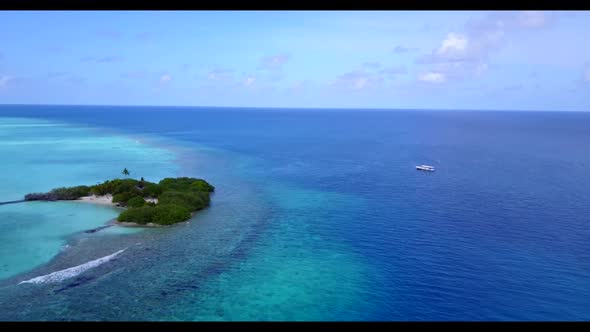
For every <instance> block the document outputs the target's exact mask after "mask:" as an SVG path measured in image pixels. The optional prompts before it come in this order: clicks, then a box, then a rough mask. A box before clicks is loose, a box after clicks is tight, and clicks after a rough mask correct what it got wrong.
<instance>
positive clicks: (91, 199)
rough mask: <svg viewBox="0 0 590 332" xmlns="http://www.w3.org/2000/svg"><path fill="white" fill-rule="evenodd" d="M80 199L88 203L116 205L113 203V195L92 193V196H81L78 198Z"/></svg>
mask: <svg viewBox="0 0 590 332" xmlns="http://www.w3.org/2000/svg"><path fill="white" fill-rule="evenodd" d="M78 201H81V202H86V203H94V204H102V205H112V206H115V204H113V195H102V196H96V195H92V196H84V197H80V198H79V199H78Z"/></svg>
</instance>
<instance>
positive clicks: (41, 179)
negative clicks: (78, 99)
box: [0, 117, 179, 278]
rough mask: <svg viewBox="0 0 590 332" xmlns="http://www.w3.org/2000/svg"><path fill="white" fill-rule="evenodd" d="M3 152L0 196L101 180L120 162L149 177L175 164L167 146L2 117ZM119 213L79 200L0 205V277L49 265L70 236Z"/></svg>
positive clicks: (0, 153) (118, 169)
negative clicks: (77, 201) (154, 145)
mask: <svg viewBox="0 0 590 332" xmlns="http://www.w3.org/2000/svg"><path fill="white" fill-rule="evenodd" d="M0 156H2V162H1V163H0V183H2V185H1V186H0V201H12V200H19V199H22V198H23V197H24V195H25V194H27V193H30V192H45V191H49V190H50V189H52V188H56V187H60V186H72V185H80V184H94V183H97V182H102V181H104V180H105V179H110V178H114V177H119V176H121V175H120V172H121V170H122V169H123V168H125V167H126V168H129V169H130V170H131V171H132V172H133V173H134V174H138V175H139V176H143V177H145V178H146V179H160V178H163V177H166V176H174V175H175V174H176V172H177V171H178V168H179V167H178V166H177V164H175V163H174V161H175V158H176V156H175V155H174V153H172V152H170V151H169V150H166V149H162V148H155V147H153V146H151V145H146V144H142V143H141V142H140V141H139V140H137V139H133V138H130V137H125V136H120V135H119V136H116V135H112V134H109V133H106V132H104V131H100V130H98V129H92V128H89V127H85V126H80V125H77V126H75V125H70V124H67V123H64V122H61V121H47V120H43V119H26V118H13V117H0ZM117 215H118V212H117V211H116V210H115V209H112V208H108V207H103V206H94V205H91V204H84V203H66V202H59V203H45V204H44V203H39V202H35V203H25V204H9V205H0V221H1V222H0V253H2V254H1V255H0V278H5V277H9V276H13V275H15V274H17V273H20V272H24V271H27V270H30V269H32V268H34V267H36V266H39V265H40V264H43V263H47V262H48V261H49V260H50V259H51V258H52V257H53V256H55V255H56V254H57V253H59V251H60V249H61V248H62V246H63V245H65V244H66V242H67V238H68V236H71V235H73V234H75V233H77V232H81V231H84V230H88V229H91V228H95V227H98V226H102V225H104V224H105V223H106V222H107V221H109V220H111V219H113V218H114V217H116V216H117ZM105 231H106V232H108V233H130V232H136V231H137V230H126V229H125V230H123V229H121V228H119V227H117V228H115V229H106V230H105Z"/></svg>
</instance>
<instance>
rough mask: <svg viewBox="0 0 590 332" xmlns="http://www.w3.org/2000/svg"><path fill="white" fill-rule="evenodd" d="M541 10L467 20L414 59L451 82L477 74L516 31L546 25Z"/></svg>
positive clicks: (547, 17) (479, 75)
mask: <svg viewBox="0 0 590 332" xmlns="http://www.w3.org/2000/svg"><path fill="white" fill-rule="evenodd" d="M549 19H550V17H549V15H548V14H545V13H544V12H490V13H488V14H486V15H484V16H482V17H478V18H476V19H473V20H470V21H468V22H467V23H466V24H465V26H464V29H463V31H461V32H451V33H448V34H447V35H446V36H445V37H444V38H443V39H442V41H441V42H440V43H439V44H438V45H437V46H436V47H435V48H433V49H432V51H431V52H430V53H429V54H426V55H422V56H421V57H419V58H417V59H416V62H417V63H418V64H427V65H430V68H429V69H427V70H428V71H430V72H437V73H440V74H442V75H443V76H444V78H445V80H448V81H451V80H456V79H463V78H467V77H481V76H482V75H484V74H485V73H486V72H487V71H488V63H489V62H490V56H491V55H492V54H493V53H494V52H496V51H497V50H499V49H500V48H501V47H502V46H503V44H504V43H505V41H506V39H508V38H510V37H512V36H513V35H514V32H516V31H518V30H525V29H526V30H534V29H539V28H541V27H544V26H546V25H547V24H548V22H549V21H550V20H549Z"/></svg>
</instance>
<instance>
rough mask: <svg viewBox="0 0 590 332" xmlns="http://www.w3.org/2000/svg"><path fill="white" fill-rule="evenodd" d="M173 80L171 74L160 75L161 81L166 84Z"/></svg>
mask: <svg viewBox="0 0 590 332" xmlns="http://www.w3.org/2000/svg"><path fill="white" fill-rule="evenodd" d="M171 80H172V76H171V75H170V74H164V75H162V76H161V77H160V83H162V84H165V83H168V82H170V81H171Z"/></svg>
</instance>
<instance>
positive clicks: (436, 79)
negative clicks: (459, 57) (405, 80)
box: [418, 72, 447, 83]
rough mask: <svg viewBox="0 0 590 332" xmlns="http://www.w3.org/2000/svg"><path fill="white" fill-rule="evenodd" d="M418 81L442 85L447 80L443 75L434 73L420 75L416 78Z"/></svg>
mask: <svg viewBox="0 0 590 332" xmlns="http://www.w3.org/2000/svg"><path fill="white" fill-rule="evenodd" d="M418 79H419V80H420V81H422V82H428V83H444V82H446V80H447V79H446V77H445V75H444V74H442V73H436V72H429V73H425V74H421V75H419V76H418Z"/></svg>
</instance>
